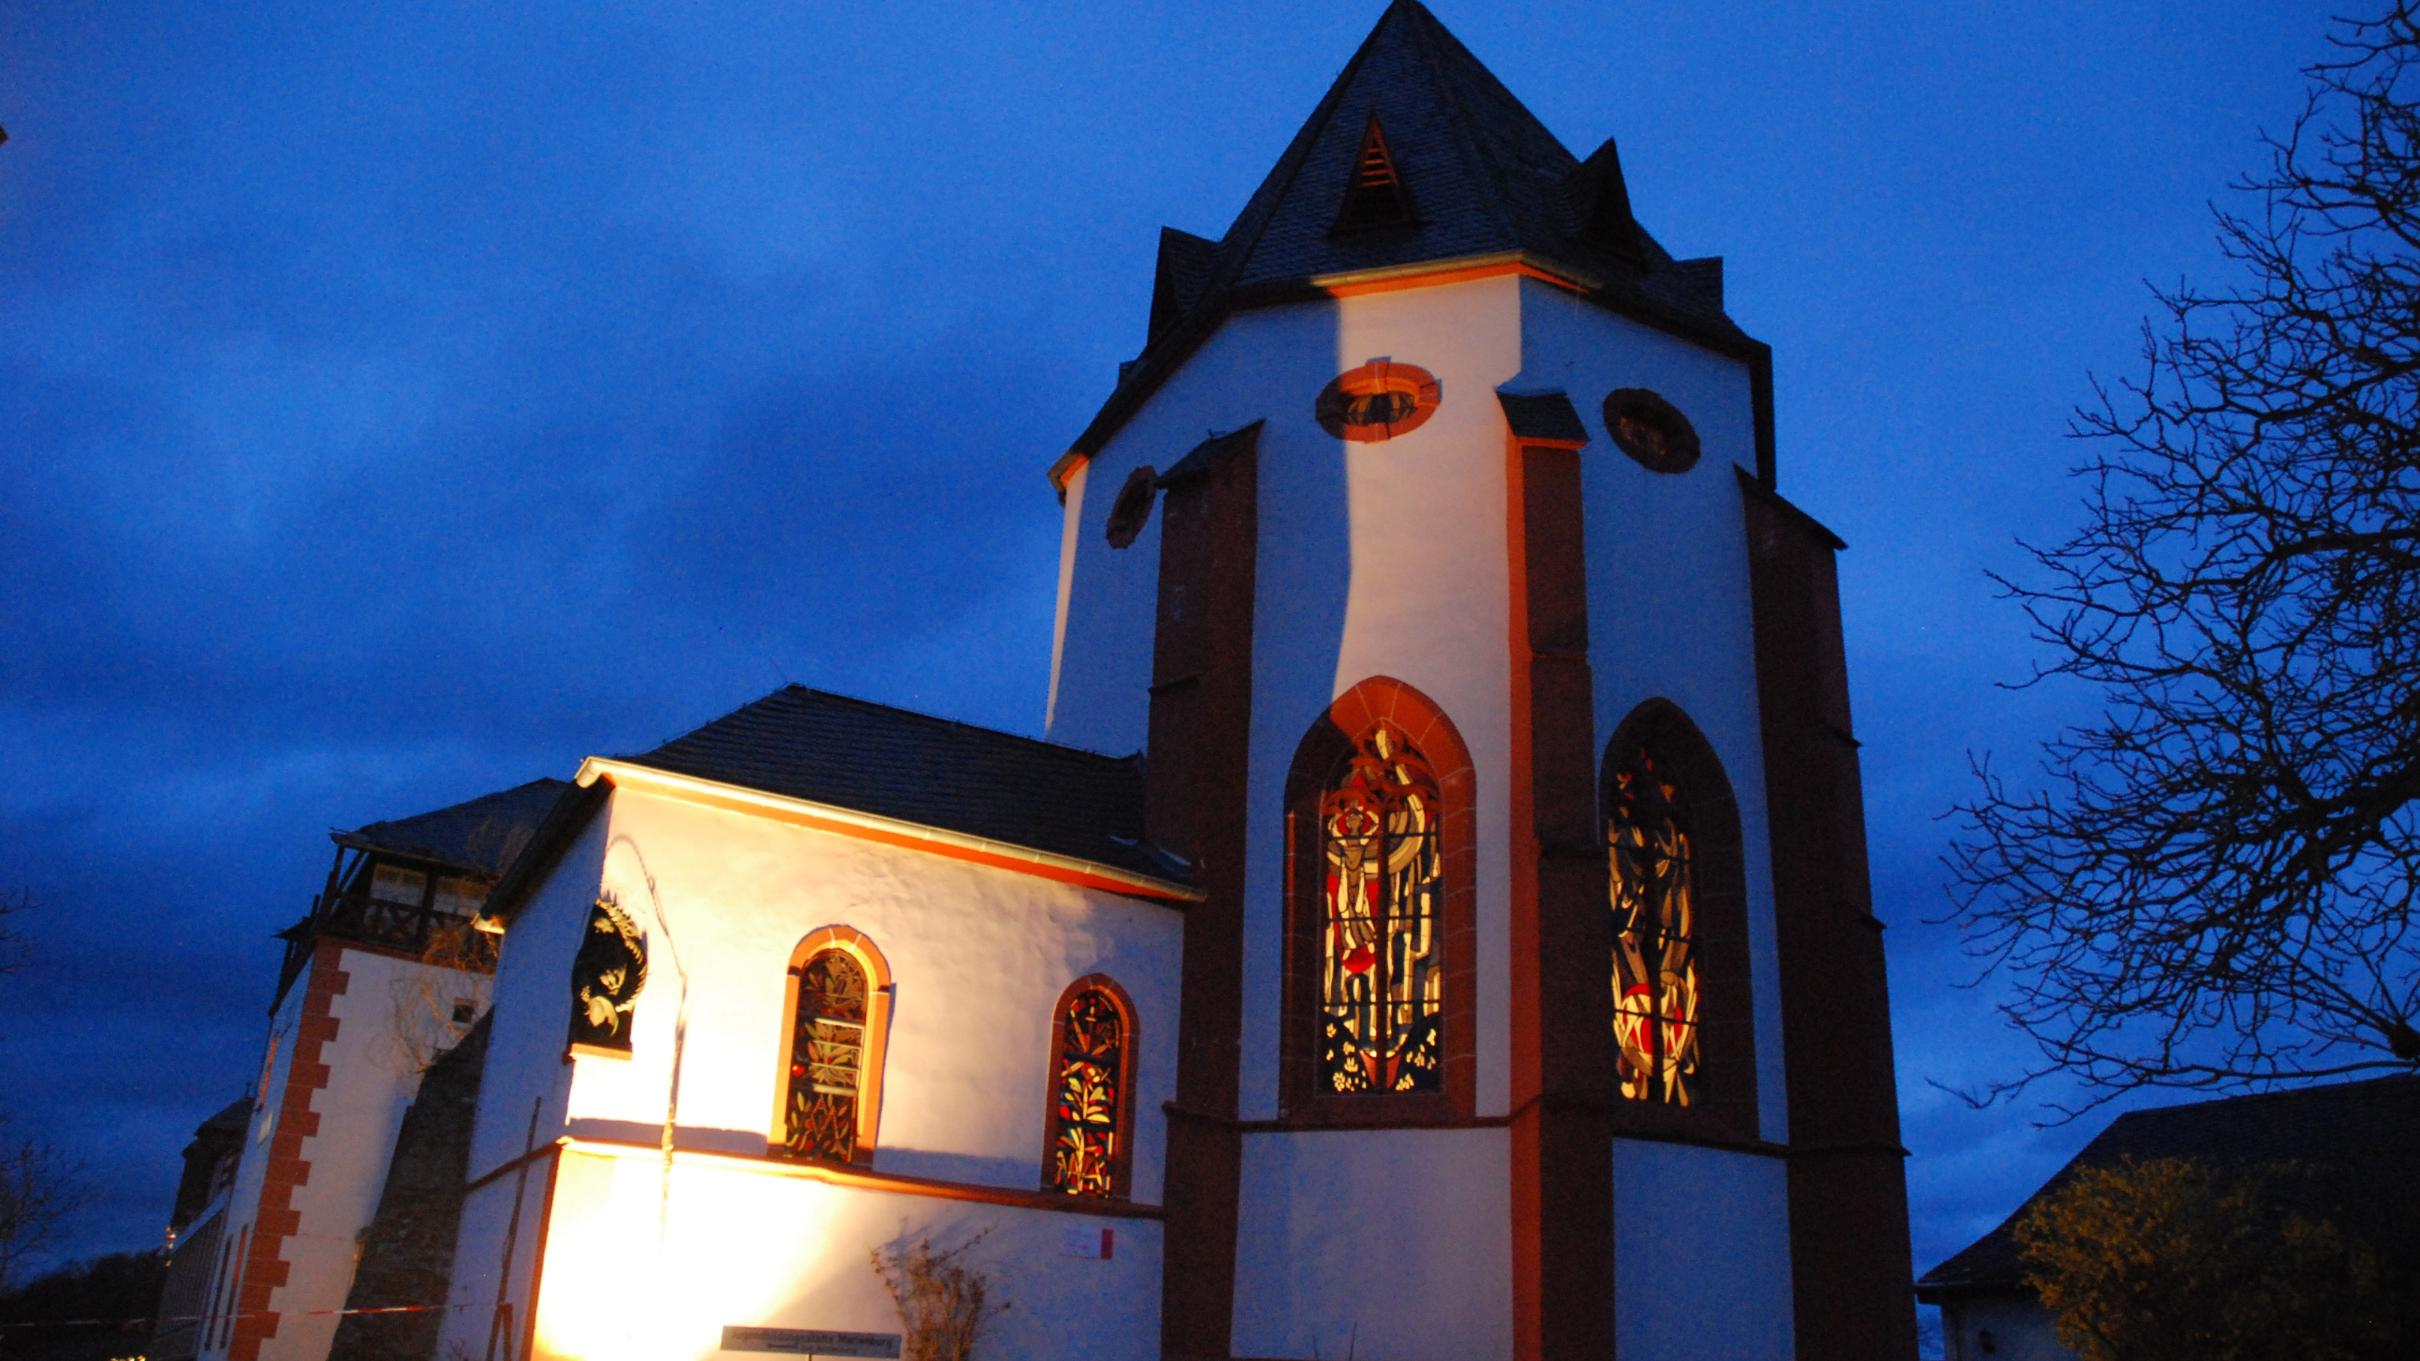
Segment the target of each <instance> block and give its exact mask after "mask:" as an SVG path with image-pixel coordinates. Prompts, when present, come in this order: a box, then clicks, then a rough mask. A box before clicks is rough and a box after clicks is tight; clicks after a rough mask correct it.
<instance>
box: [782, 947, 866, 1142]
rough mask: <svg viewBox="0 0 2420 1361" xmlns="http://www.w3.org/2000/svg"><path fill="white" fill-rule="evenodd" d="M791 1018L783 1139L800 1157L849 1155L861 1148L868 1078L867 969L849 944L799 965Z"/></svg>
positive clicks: (821, 953) (820, 954) (819, 953)
mask: <svg viewBox="0 0 2420 1361" xmlns="http://www.w3.org/2000/svg"><path fill="white" fill-rule="evenodd" d="M797 972H798V1010H797V1012H796V1014H795V1016H794V1018H793V1020H792V1022H791V1025H792V1030H791V1034H790V1095H789V1100H788V1102H787V1103H786V1110H787V1117H786V1121H785V1127H784V1130H783V1137H782V1146H783V1147H784V1148H785V1149H787V1150H789V1152H790V1153H791V1154H792V1155H793V1156H796V1157H801V1158H816V1159H821V1160H823V1161H827V1162H843V1163H845V1162H848V1161H850V1160H852V1159H854V1158H855V1157H856V1156H857V1102H858V1098H859V1088H860V1084H861V1082H862V1081H863V1079H864V1076H865V1073H864V1062H865V1037H866V1001H867V993H866V976H865V970H864V969H863V968H862V967H860V966H859V964H858V963H857V961H856V960H855V959H853V958H851V957H850V955H849V953H848V951H846V950H823V951H820V952H818V953H816V954H815V955H814V956H812V957H811V958H809V959H808V960H807V962H806V963H804V964H801V965H799V966H798V971H797Z"/></svg>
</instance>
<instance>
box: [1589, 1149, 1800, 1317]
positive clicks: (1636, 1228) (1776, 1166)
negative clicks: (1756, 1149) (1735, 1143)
mask: <svg viewBox="0 0 2420 1361" xmlns="http://www.w3.org/2000/svg"><path fill="white" fill-rule="evenodd" d="M1613 1236H1614V1250H1613V1280H1614V1289H1613V1294H1614V1300H1615V1311H1614V1312H1615V1318H1614V1342H1615V1350H1616V1351H1617V1352H1618V1353H1619V1355H1620V1356H1621V1358H1622V1361H1695V1358H1699V1357H1714V1356H1719V1357H1722V1358H1723V1359H1724V1361H1790V1357H1791V1346H1792V1340H1791V1334H1792V1328H1791V1304H1790V1194H1789V1168H1788V1165H1787V1164H1786V1163H1784V1162H1783V1161H1782V1160H1781V1159H1779V1158H1770V1157H1764V1156H1761V1155H1758V1154H1752V1153H1732V1152H1727V1151H1724V1150H1721V1149H1712V1148H1697V1147H1692V1146H1690V1145H1686V1144H1665V1143H1650V1142H1647V1141H1645V1140H1639V1139H1616V1140H1614V1141H1613Z"/></svg>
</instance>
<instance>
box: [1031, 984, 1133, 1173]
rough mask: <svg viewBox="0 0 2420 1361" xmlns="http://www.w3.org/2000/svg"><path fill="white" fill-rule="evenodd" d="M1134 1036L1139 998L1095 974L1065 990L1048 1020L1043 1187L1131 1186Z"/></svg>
mask: <svg viewBox="0 0 2420 1361" xmlns="http://www.w3.org/2000/svg"><path fill="white" fill-rule="evenodd" d="M1134 1043H1135V1034H1134V1006H1133V1004H1132V1003H1131V1002H1129V1001H1127V999H1126V994H1125V992H1124V990H1123V989H1121V988H1119V987H1118V985H1117V984H1116V983H1114V982H1112V981H1110V980H1109V979H1108V978H1106V977H1104V976H1102V975H1099V974H1095V975H1093V976H1091V977H1089V978H1083V979H1078V980H1077V981H1076V982H1075V983H1074V984H1073V985H1072V986H1070V987H1069V988H1068V989H1067V991H1066V992H1065V993H1064V994H1062V995H1061V996H1060V998H1059V1007H1058V1012H1057V1014H1056V1016H1055V1017H1054V1018H1053V1020H1052V1024H1051V1056H1050V1072H1051V1084H1050V1120H1049V1128H1048V1135H1047V1140H1046V1144H1045V1147H1044V1148H1043V1150H1042V1186H1043V1189H1045V1190H1050V1191H1057V1192H1060V1193H1062V1194H1065V1195H1070V1196H1124V1195H1125V1194H1126V1190H1127V1169H1128V1168H1129V1167H1130V1166H1131V1165H1132V1162H1133V1153H1132V1141H1133V1126H1134Z"/></svg>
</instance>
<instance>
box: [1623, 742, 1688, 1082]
mask: <svg viewBox="0 0 2420 1361" xmlns="http://www.w3.org/2000/svg"><path fill="white" fill-rule="evenodd" d="M1617 756H1618V757H1619V760H1618V763H1617V764H1616V765H1615V766H1614V768H1613V773H1612V775H1611V777H1610V778H1609V779H1608V780H1607V782H1606V787H1605V858H1606V863H1607V869H1608V871H1609V873H1610V876H1611V880H1612V891H1611V894H1610V900H1611V902H1612V905H1613V1039H1614V1046H1615V1054H1616V1058H1615V1061H1616V1062H1617V1063H1618V1064H1619V1065H1620V1067H1621V1073H1620V1077H1621V1092H1622V1095H1623V1096H1625V1097H1629V1098H1631V1099H1632V1100H1639V1101H1662V1102H1666V1103H1669V1104H1671V1105H1675V1106H1686V1105H1689V1104H1691V1102H1692V1099H1693V1098H1694V1097H1695V1096H1696V1095H1697V1075H1698V1073H1697V1070H1698V1057H1699V1055H1698V1028H1697V1023H1698V1016H1697V1001H1698V997H1697V990H1698V979H1697V954H1696V948H1697V919H1696V915H1695V906H1696V897H1695V888H1694V886H1693V885H1692V884H1691V882H1690V878H1689V868H1690V831H1689V809H1688V805H1687V804H1686V803H1685V802H1684V801H1683V799H1682V797H1681V790H1680V786H1678V785H1676V784H1674V783H1673V782H1672V778H1671V776H1670V774H1669V773H1668V772H1667V771H1665V770H1664V769H1662V768H1661V767H1659V766H1658V765H1657V764H1656V759H1655V754H1654V753H1653V752H1650V751H1648V750H1647V749H1646V748H1644V747H1634V748H1632V749H1631V750H1630V751H1629V752H1627V753H1617Z"/></svg>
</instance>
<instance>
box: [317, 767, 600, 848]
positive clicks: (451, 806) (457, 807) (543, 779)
mask: <svg viewBox="0 0 2420 1361" xmlns="http://www.w3.org/2000/svg"><path fill="white" fill-rule="evenodd" d="M562 783H564V781H562V780H559V779H556V778H555V777H554V776H552V775H540V776H538V777H537V778H536V779H531V780H523V781H522V782H521V783H519V784H513V785H506V786H505V787H503V788H502V789H491V790H489V791H487V792H486V793H484V794H473V795H472V796H470V797H469V798H467V799H456V800H455V801H454V802H452V803H446V804H439V805H438V806H437V807H435V808H424V809H422V810H420V811H419V812H417V813H406V814H404V815H402V816H401V817H392V818H372V819H371V820H370V821H368V822H365V823H362V824H360V825H359V826H356V827H342V828H338V829H337V832H338V833H339V834H343V833H353V834H359V833H362V832H366V831H368V830H369V829H370V828H372V827H393V826H397V825H400V824H402V823H406V822H419V821H420V820H422V819H424V818H433V817H441V816H443V815H444V814H447V813H453V812H459V811H461V810H462V809H465V808H468V807H470V806H471V805H472V804H475V803H485V802H487V801H488V800H490V799H501V798H505V797H508V796H510V795H513V794H518V793H520V792H521V791H523V790H525V789H531V788H534V787H536V786H538V785H542V784H558V785H559V784H562Z"/></svg>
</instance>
